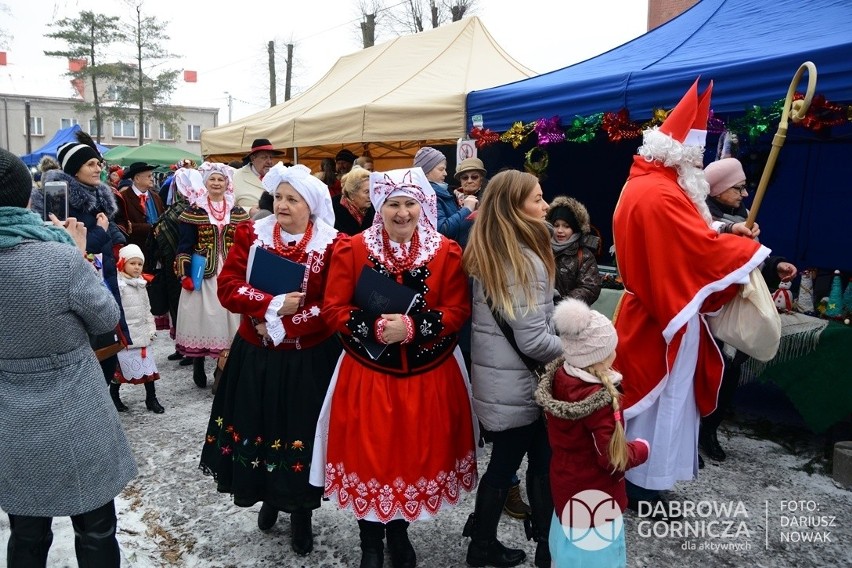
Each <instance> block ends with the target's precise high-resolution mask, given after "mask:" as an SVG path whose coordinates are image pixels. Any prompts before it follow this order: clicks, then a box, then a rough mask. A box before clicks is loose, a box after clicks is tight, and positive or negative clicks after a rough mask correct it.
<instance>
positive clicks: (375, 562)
mask: <svg viewBox="0 0 852 568" xmlns="http://www.w3.org/2000/svg"><path fill="white" fill-rule="evenodd" d="M358 532H359V533H360V536H361V564H359V567H360V568H382V565H383V564H384V562H385V556H384V554H385V543H384V542H383V541H382V539H383V538H384V536H385V525H383V524H382V523H376V522H374V521H358Z"/></svg>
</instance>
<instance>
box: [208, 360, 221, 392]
mask: <svg viewBox="0 0 852 568" xmlns="http://www.w3.org/2000/svg"><path fill="white" fill-rule="evenodd" d="M221 378H222V369H220V368H219V366H218V365H217V366H216V368H215V369H213V387H212V388H211V389H210V392H212V393H213V394H216V391H217V390H219V380H220V379H221Z"/></svg>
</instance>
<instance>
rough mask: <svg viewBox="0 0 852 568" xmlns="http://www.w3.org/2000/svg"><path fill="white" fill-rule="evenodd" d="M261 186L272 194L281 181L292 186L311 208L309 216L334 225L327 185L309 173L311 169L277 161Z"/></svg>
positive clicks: (264, 177)
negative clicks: (286, 164) (289, 165)
mask: <svg viewBox="0 0 852 568" xmlns="http://www.w3.org/2000/svg"><path fill="white" fill-rule="evenodd" d="M262 183H263V187H264V189H266V191H267V192H268V193H270V194H272V195H275V190H276V189H278V186H279V185H281V184H282V183H287V184H290V185H291V186H293V189H295V190H296V191H297V192H298V193H299V195H301V196H302V199H304V200H305V201H306V202H307V204H308V207H310V209H311V217H315V218H316V219H320V220H321V221H323V222H324V223H325V224H327V225H329V226H331V227H333V226H334V209H333V208H332V206H331V195H330V194H329V193H328V186H326V185H325V184H324V183H323V182H321V181H320V180H319V179H318V178H316V177H314V176H313V174H311V170H310V169H309V168H308V167H307V166H304V165H302V164H296V165H295V166H291V167H289V168H288V167H287V166H285V165H284V164H282V163H281V162H278V163H277V164H275V165H274V166H272V168H271V169H270V170H269V172H267V174H266V175H265V176H263V182H262Z"/></svg>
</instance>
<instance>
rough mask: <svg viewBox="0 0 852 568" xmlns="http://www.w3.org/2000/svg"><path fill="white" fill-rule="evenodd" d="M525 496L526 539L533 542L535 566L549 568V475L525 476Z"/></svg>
mask: <svg viewBox="0 0 852 568" xmlns="http://www.w3.org/2000/svg"><path fill="white" fill-rule="evenodd" d="M527 495H528V497H529V500H530V509H532V515H530V520H531V521H532V522H531V527H530V528H531V530H530V534H527V538H528V539H530V540H534V541H535V542H536V545H535V565H536V566H537V567H538V568H550V544H549V542H548V541H549V536H550V522H551V520H552V518H553V496H552V495H551V494H550V476H549V475H534V476H532V475H527Z"/></svg>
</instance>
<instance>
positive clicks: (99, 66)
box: [44, 10, 122, 142]
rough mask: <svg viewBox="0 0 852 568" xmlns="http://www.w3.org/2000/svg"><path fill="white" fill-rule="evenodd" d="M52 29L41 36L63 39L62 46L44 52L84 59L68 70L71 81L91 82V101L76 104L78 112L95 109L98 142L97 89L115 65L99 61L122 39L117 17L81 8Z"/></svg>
mask: <svg viewBox="0 0 852 568" xmlns="http://www.w3.org/2000/svg"><path fill="white" fill-rule="evenodd" d="M52 27H53V28H58V29H56V31H53V32H51V33H48V34H45V37H49V38H53V39H59V40H62V41H64V42H65V49H62V50H55V51H45V52H44V54H45V55H48V56H51V57H62V58H66V59H79V60H83V61H84V62H85V65H82V66H80V67H78V68H76V69H75V70H73V71H69V72H68V74H69V75H71V76H72V77H73V78H74V79H75V80H77V81H82V84H84V85H86V84H87V83H89V84H91V85H92V102H88V101H85V100H84V101H83V102H81V103H79V104H78V105H77V110H78V111H79V112H87V111H91V110H94V111H95V124H96V127H97V132H93V133H92V134H94V135H95V138H96V139H97V141H98V142H100V141H101V132H102V131H103V121H104V118H105V117H106V114H109V113H105V112H104V110H105V109H104V108H103V107H102V105H101V100H100V93H99V91H98V85H99V81H102V80H103V81H109V80H112V79H115V77H116V75H117V73H118V67H117V66H116V65H115V64H114V63H106V62H103V55H104V54H105V53H106V52H107V50H108V49H109V47H110V46H111V45H113V44H114V43H115V42H117V41H119V40H121V39H122V36H121V31H120V30H119V28H118V18H117V17H115V16H105V15H103V14H95V13H94V12H90V11H88V10H85V11H83V12H81V13H80V15H79V16H78V17H76V18H63V19H61V20H59V21H58V22H56V23H55V24H53V26H52Z"/></svg>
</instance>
